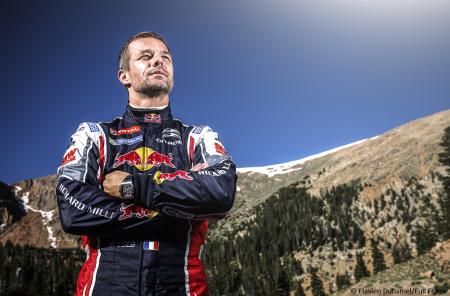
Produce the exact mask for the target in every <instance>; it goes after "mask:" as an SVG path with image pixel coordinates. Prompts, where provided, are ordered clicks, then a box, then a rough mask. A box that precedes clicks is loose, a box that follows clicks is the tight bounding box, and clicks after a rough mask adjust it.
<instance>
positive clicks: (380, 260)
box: [370, 239, 386, 273]
mask: <svg viewBox="0 0 450 296" xmlns="http://www.w3.org/2000/svg"><path fill="white" fill-rule="evenodd" d="M377 245H378V242H376V241H375V240H374V239H371V241H370V246H371V251H372V264H373V272H374V273H377V272H379V271H382V270H385V269H386V264H385V262H384V255H383V253H382V252H380V250H378V247H377Z"/></svg>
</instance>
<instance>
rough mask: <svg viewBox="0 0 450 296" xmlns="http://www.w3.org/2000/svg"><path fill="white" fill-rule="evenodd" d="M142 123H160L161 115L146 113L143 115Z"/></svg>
mask: <svg viewBox="0 0 450 296" xmlns="http://www.w3.org/2000/svg"><path fill="white" fill-rule="evenodd" d="M144 122H153V123H161V115H160V114H156V113H147V114H145V115H144Z"/></svg>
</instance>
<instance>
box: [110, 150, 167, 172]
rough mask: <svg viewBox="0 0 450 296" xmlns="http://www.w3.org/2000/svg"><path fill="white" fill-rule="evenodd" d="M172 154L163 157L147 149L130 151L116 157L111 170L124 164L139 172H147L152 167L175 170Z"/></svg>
mask: <svg viewBox="0 0 450 296" xmlns="http://www.w3.org/2000/svg"><path fill="white" fill-rule="evenodd" d="M172 159H173V158H172V154H170V153H169V155H165V154H162V153H159V152H157V151H154V150H152V149H150V148H148V147H140V148H138V149H136V150H132V151H130V152H127V153H125V154H122V155H119V156H116V159H115V160H114V164H113V168H117V167H119V166H121V165H123V164H124V163H126V164H128V165H129V166H134V167H136V168H137V169H138V170H140V171H147V170H149V169H151V168H152V167H153V166H157V167H159V166H161V165H162V164H163V165H166V166H168V167H171V168H175V164H174V163H173V162H172Z"/></svg>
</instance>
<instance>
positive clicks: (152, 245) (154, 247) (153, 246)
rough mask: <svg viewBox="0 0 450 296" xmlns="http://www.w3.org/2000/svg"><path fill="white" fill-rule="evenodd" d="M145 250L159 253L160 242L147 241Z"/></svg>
mask: <svg viewBox="0 0 450 296" xmlns="http://www.w3.org/2000/svg"><path fill="white" fill-rule="evenodd" d="M143 249H144V250H148V251H158V250H159V243H158V242H148V241H145V242H144V246H143Z"/></svg>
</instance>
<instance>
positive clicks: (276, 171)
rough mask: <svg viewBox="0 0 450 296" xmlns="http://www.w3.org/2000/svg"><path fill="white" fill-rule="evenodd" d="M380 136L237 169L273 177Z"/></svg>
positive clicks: (240, 171) (296, 169)
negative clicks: (300, 157)
mask: <svg viewBox="0 0 450 296" xmlns="http://www.w3.org/2000/svg"><path fill="white" fill-rule="evenodd" d="M376 138H378V136H375V137H372V138H368V139H363V140H359V141H356V142H353V143H350V144H347V145H344V146H340V147H337V148H333V149H330V150H327V151H324V152H321V153H318V154H314V155H311V156H308V157H305V158H302V159H298V160H293V161H289V162H284V163H280V164H273V165H268V166H261V167H246V168H238V169H237V171H238V172H239V173H259V174H264V175H267V176H268V177H273V176H275V175H281V174H287V173H290V172H293V171H298V170H301V169H302V167H298V168H294V166H297V165H300V164H303V163H305V162H306V161H308V160H312V159H315V158H319V157H322V156H325V155H327V154H331V153H333V152H336V151H339V150H341V149H344V148H348V147H350V146H354V145H358V144H361V143H363V142H365V141H367V140H374V139H376Z"/></svg>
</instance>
